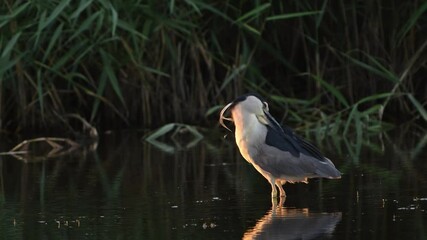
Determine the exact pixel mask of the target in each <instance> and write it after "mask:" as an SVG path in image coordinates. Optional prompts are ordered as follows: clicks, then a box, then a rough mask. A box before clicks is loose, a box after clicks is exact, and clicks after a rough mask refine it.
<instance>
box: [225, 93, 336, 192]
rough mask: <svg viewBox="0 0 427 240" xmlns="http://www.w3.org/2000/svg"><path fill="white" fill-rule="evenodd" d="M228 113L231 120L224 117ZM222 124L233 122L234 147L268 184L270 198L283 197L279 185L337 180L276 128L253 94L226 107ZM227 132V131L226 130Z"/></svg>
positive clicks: (327, 165) (302, 143)
mask: <svg viewBox="0 0 427 240" xmlns="http://www.w3.org/2000/svg"><path fill="white" fill-rule="evenodd" d="M228 109H229V110H230V111H231V118H227V117H225V116H224V114H225V112H226V111H227V110H228ZM223 120H228V121H232V122H234V125H235V133H234V134H235V138H236V143H237V146H238V147H239V150H240V153H241V154H242V156H243V158H245V159H246V161H248V162H249V163H251V164H252V165H253V166H254V167H255V168H256V170H258V172H259V173H261V174H262V175H263V176H264V177H265V178H266V179H267V180H268V181H269V182H270V184H271V188H272V191H271V196H272V197H276V196H277V189H276V186H277V187H278V188H279V190H280V196H281V197H286V193H285V191H284V190H283V187H282V185H283V184H285V183H286V182H289V183H295V182H304V183H307V179H308V178H330V179H333V178H341V173H340V172H339V171H338V170H337V169H336V168H335V166H334V164H333V163H332V162H331V160H329V159H328V158H326V157H324V156H323V155H322V154H321V153H320V151H319V150H318V149H317V148H316V147H315V146H314V145H312V144H311V143H309V142H307V141H306V140H304V139H303V138H302V137H300V136H298V135H297V134H295V133H294V132H293V130H292V129H290V128H289V127H286V126H283V127H282V126H280V124H279V123H278V122H277V121H276V120H275V119H274V118H273V117H272V116H271V115H270V113H269V112H268V104H267V103H266V102H265V101H264V100H262V98H261V97H259V96H258V95H255V94H246V95H243V96H240V97H238V98H236V99H235V100H234V101H233V102H231V103H229V104H227V105H226V106H225V107H224V108H223V109H222V110H221V113H220V124H221V125H222V126H223V127H225V128H227V129H228V130H230V129H229V128H228V127H227V126H226V125H225V124H224V121H223ZM230 131H231V130H230Z"/></svg>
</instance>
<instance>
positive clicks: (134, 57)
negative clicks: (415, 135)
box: [0, 0, 427, 138]
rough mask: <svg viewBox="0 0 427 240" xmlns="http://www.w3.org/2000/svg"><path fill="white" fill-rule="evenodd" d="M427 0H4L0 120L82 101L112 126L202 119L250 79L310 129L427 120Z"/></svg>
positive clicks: (89, 115)
mask: <svg viewBox="0 0 427 240" xmlns="http://www.w3.org/2000/svg"><path fill="white" fill-rule="evenodd" d="M426 6H427V4H426V3H425V2H424V3H420V4H416V3H409V2H405V1H397V0H393V1H392V2H390V1H385V0H378V1H376V2H369V3H368V2H354V1H352V2H347V1H333V2H332V1H320V2H319V1H315V2H313V1H293V2H286V3H285V2H281V1H270V2H262V3H261V2H254V3H247V2H243V1H232V2H230V1H225V2H210V1H204V0H202V1H184V2H181V1H169V2H158V1H134V0H133V1H126V2H123V1H118V0H112V1H100V2H98V1H70V0H58V1H53V2H52V1H51V2H49V3H44V2H43V3H42V2H25V3H22V2H21V1H5V3H4V4H3V5H2V6H1V7H0V9H1V10H2V12H3V13H5V14H4V15H3V17H2V18H0V29H1V33H2V34H1V35H2V37H1V39H2V40H1V41H0V46H1V47H0V62H1V64H0V116H1V119H0V120H1V121H0V124H1V125H0V128H2V129H15V128H18V129H20V128H21V127H28V126H30V127H31V126H33V127H35V126H42V127H43V126H46V124H53V123H58V122H59V121H58V117H59V118H61V117H62V116H64V115H66V114H67V113H74V112H78V113H79V114H81V116H83V117H84V118H85V119H88V120H89V122H100V123H101V124H103V125H104V126H108V127H112V126H117V125H116V124H122V123H128V124H132V125H138V126H149V127H153V126H160V125H163V124H165V123H168V122H187V123H193V124H194V123H196V124H198V125H200V124H203V120H206V118H205V117H204V115H205V113H206V112H212V110H215V109H218V105H221V104H222V103H224V102H228V101H230V99H233V98H234V97H235V96H236V95H237V94H239V93H242V92H244V91H248V90H251V91H258V92H260V93H261V94H263V95H265V96H271V99H269V100H272V101H273V103H274V104H272V106H273V109H276V110H278V109H283V108H285V107H288V110H287V111H288V116H287V117H288V118H287V119H288V120H289V121H298V122H304V124H307V125H309V126H310V128H311V129H314V128H317V127H316V126H318V123H319V121H320V124H319V126H320V125H323V123H330V124H331V126H337V127H335V128H333V129H334V131H338V130H339V131H340V132H341V133H342V132H343V131H344V130H345V129H348V126H349V124H348V123H351V125H353V123H354V124H356V125H357V124H359V125H357V126H361V127H356V129H355V130H356V132H357V133H358V134H357V138H360V132H361V131H360V130H361V129H364V130H372V129H373V130H374V131H376V130H377V129H378V128H379V127H380V125H379V123H378V122H379V121H380V120H382V119H383V118H385V119H390V118H393V117H392V116H393V115H392V114H388V113H393V112H402V113H405V114H406V115H405V119H412V118H413V117H416V116H421V117H422V118H424V120H425V119H427V114H426V111H425V104H426V103H425V94H426V92H425V91H426V89H425V87H424V86H425V80H424V79H423V78H424V75H425V73H426V71H425V64H426V61H427V60H426V58H425V57H423V56H425V52H426V48H427V43H426V42H425V41H424V40H425V37H426V36H425V31H421V29H422V26H423V24H424V21H425V19H424V18H422V16H424V15H423V13H425V11H426V8H427V7H426ZM384 19H390V21H384ZM283 96H286V97H283ZM301 99H307V100H301ZM362 101H363V102H364V104H361V102H362ZM209 110H211V111H209ZM336 112H339V113H338V114H336ZM378 115H379V116H378ZM402 115H403V114H400V116H402ZM383 116H384V117H383ZM400 116H399V118H400ZM319 119H320V120H319ZM392 120H395V119H392ZM333 123H337V124H335V125H333Z"/></svg>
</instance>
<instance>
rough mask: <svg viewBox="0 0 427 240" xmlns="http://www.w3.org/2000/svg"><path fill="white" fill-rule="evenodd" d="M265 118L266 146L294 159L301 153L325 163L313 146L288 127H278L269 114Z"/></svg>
mask: <svg viewBox="0 0 427 240" xmlns="http://www.w3.org/2000/svg"><path fill="white" fill-rule="evenodd" d="M266 116H267V118H268V120H269V122H270V124H269V125H267V136H266V139H265V142H266V144H267V145H270V146H273V147H276V148H278V149H280V150H282V151H287V152H290V153H291V154H292V156H294V157H299V156H300V154H301V153H302V154H304V155H306V156H311V157H313V158H316V159H318V160H319V161H326V159H325V157H324V156H323V155H322V153H320V151H319V150H318V149H317V148H316V147H315V146H314V145H313V144H311V143H309V142H308V141H306V140H304V139H303V138H302V137H300V136H298V135H297V134H296V133H294V131H292V129H291V128H290V127H287V126H283V127H282V126H280V125H279V123H277V121H276V120H275V119H274V118H273V117H272V116H271V115H270V114H268V113H266Z"/></svg>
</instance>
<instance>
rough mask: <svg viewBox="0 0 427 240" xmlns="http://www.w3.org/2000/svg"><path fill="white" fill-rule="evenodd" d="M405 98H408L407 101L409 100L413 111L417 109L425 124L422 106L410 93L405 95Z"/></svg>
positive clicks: (424, 112)
mask: <svg viewBox="0 0 427 240" xmlns="http://www.w3.org/2000/svg"><path fill="white" fill-rule="evenodd" d="M406 96H408V98H409V100H411V102H412V104H413V105H414V107H415V109H417V111H418V112H419V113H420V115H421V117H422V118H423V119H424V121H426V122H427V111H426V110H425V109H424V107H423V105H422V104H421V103H420V102H418V100H417V99H416V98H415V97H414V95H412V94H411V93H408V94H406Z"/></svg>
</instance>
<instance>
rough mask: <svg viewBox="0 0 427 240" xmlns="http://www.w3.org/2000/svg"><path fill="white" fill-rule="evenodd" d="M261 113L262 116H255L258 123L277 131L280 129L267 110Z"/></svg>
mask: <svg viewBox="0 0 427 240" xmlns="http://www.w3.org/2000/svg"><path fill="white" fill-rule="evenodd" d="M263 113H264V114H262V115H257V118H258V121H260V123H262V124H264V125H266V126H270V127H272V128H274V129H277V130H279V129H282V127H281V126H280V124H279V123H278V122H277V121H276V119H274V118H273V116H271V114H270V113H269V112H268V110H264V111H263Z"/></svg>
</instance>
